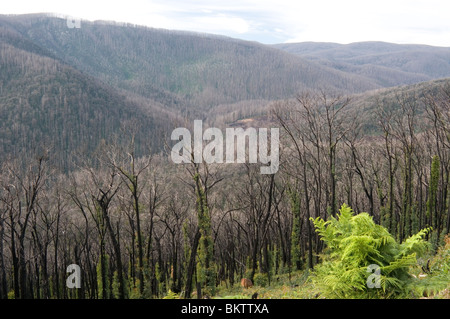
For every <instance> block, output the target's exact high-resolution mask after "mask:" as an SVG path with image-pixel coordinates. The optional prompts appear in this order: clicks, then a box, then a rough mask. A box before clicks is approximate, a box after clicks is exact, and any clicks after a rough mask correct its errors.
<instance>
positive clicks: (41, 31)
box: [0, 15, 378, 114]
mask: <svg viewBox="0 0 450 319" xmlns="http://www.w3.org/2000/svg"><path fill="white" fill-rule="evenodd" d="M0 20H2V21H3V25H7V26H8V27H9V28H12V29H14V30H15V31H16V32H18V33H20V34H21V35H22V36H23V37H25V38H26V39H28V40H29V41H31V42H32V43H34V44H36V45H37V46H39V47H43V48H45V49H46V50H47V51H48V52H49V53H50V54H52V55H53V56H55V57H57V58H59V59H61V60H62V61H63V62H64V63H67V64H69V65H71V66H73V67H74V68H76V69H78V70H80V71H82V72H84V73H86V74H89V75H91V76H93V77H95V78H98V79H100V80H101V81H103V82H105V83H107V84H108V85H111V86H113V87H117V88H120V89H124V90H128V91H131V92H134V93H136V94H139V95H142V96H144V97H148V98H152V99H154V100H157V101H160V102H162V103H164V104H165V105H167V106H168V107H171V108H174V109H184V108H185V107H188V108H189V109H190V110H191V111H192V108H195V109H198V108H201V109H202V108H210V107H213V106H215V105H218V104H222V103H235V102H239V101H242V100H254V99H266V100H273V99H282V98H286V97H290V96H294V95H295V94H296V93H297V92H298V91H299V90H302V89H306V88H317V87H321V86H323V87H329V88H331V89H335V90H339V91H345V92H362V91H365V90H368V89H374V88H377V87H378V85H376V84H374V83H372V82H371V81H367V80H365V79H363V78H361V77H358V76H354V75H350V74H348V73H345V72H341V71H339V70H335V69H331V68H328V67H326V66H322V65H319V64H317V63H315V62H311V61H308V60H306V59H302V58H299V57H297V56H295V55H292V54H288V53H285V52H283V51H281V50H277V49H274V48H271V47H269V46H265V45H262V44H259V43H256V42H248V41H243V40H237V39H232V38H226V37H222V36H215V35H209V34H198V33H190V32H178V31H167V30H159V29H152V28H147V27H140V26H134V25H128V24H117V23H111V22H102V21H97V22H88V21H82V22H81V27H80V28H79V29H77V28H73V29H70V28H68V27H67V23H66V20H64V19H60V18H56V17H49V16H46V15H25V16H3V17H1V18H0ZM200 114H201V113H200Z"/></svg>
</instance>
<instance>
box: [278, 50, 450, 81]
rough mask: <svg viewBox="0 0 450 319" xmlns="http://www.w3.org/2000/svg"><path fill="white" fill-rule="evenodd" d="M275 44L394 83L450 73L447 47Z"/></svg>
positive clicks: (338, 68)
mask: <svg viewBox="0 0 450 319" xmlns="http://www.w3.org/2000/svg"><path fill="white" fill-rule="evenodd" d="M274 47H276V48H279V49H282V50H284V51H286V52H290V53H293V54H296V55H298V56H301V57H303V58H305V59H307V60H310V61H315V62H318V63H320V64H322V65H327V66H328V67H331V68H334V69H337V70H341V71H344V72H349V73H352V74H358V75H360V76H362V77H365V78H366V79H370V80H372V81H374V82H375V83H377V84H378V85H381V86H383V87H386V86H396V85H402V84H411V83H417V82H422V81H429V80H432V79H439V78H446V77H449V76H450V48H445V47H432V46H427V45H414V44H394V43H384V42H358V43H351V44H346V45H344V44H337V43H320V42H318V43H314V42H304V43H285V44H277V45H274Z"/></svg>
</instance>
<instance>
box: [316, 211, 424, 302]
mask: <svg viewBox="0 0 450 319" xmlns="http://www.w3.org/2000/svg"><path fill="white" fill-rule="evenodd" d="M313 222H314V225H315V228H316V231H317V232H318V233H319V235H320V236H321V239H322V240H323V241H324V242H325V243H326V245H327V248H326V250H325V254H324V256H323V263H322V264H320V265H318V266H317V267H316V269H315V272H314V274H313V276H312V281H313V282H314V284H315V285H316V286H317V287H319V289H320V291H321V293H322V294H323V295H324V296H325V297H330V298H386V297H395V296H400V295H402V294H404V293H405V292H406V285H405V284H406V283H407V281H408V280H409V279H410V276H409V274H408V269H409V267H410V266H412V265H414V264H415V263H416V256H417V255H418V254H421V253H423V252H424V251H425V250H426V249H427V248H428V244H427V242H425V241H424V240H423V237H424V236H425V235H426V233H427V232H428V231H429V229H425V230H421V231H420V232H419V233H417V234H416V235H413V236H411V237H409V238H408V239H407V240H405V241H404V242H403V243H402V244H399V243H397V242H396V241H395V239H394V238H393V237H392V235H391V234H390V233H389V232H388V231H387V229H386V228H384V227H383V226H381V225H377V224H375V222H374V221H373V219H372V217H370V216H369V215H368V214H367V213H360V214H357V215H355V214H354V212H353V211H352V209H351V208H350V207H349V206H347V205H345V204H344V205H343V206H342V207H341V209H340V211H339V214H338V215H337V216H336V218H334V217H331V218H330V220H328V221H324V220H323V219H321V218H316V219H315V220H313ZM369 265H376V266H378V267H379V270H380V273H379V279H380V281H379V288H376V287H374V288H369V285H368V282H369V280H370V277H369V276H370V275H372V274H373V273H372V272H371V271H370V270H368V267H369Z"/></svg>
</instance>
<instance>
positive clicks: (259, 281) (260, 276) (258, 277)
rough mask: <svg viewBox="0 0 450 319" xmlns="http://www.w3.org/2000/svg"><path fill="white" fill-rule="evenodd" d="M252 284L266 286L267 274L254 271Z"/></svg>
mask: <svg viewBox="0 0 450 319" xmlns="http://www.w3.org/2000/svg"><path fill="white" fill-rule="evenodd" d="M253 281H254V284H255V285H256V286H260V287H266V286H267V285H268V284H269V275H268V274H264V273H256V274H255V276H254V277H253Z"/></svg>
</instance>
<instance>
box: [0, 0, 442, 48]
mask: <svg viewBox="0 0 450 319" xmlns="http://www.w3.org/2000/svg"><path fill="white" fill-rule="evenodd" d="M1 1H2V3H1V5H0V13H1V14H11V13H13V14H18V13H37V12H52V13H60V14H64V15H70V16H74V17H78V18H83V19H87V20H97V19H102V20H114V21H119V22H130V23H135V24H140V25H146V26H150V27H155V28H164V29H172V30H187V31H197V32H206V33H215V34H222V35H226V36H231V37H234V38H240V39H245V40H253V41H259V42H262V43H268V44H272V43H282V42H303V41H315V42H337V43H351V42H357V41H386V42H394V43H420V44H430V45H438V46H446V47H450V1H449V0H377V1H374V0H370V1H369V0H364V1H363V0H359V1H358V0H309V1H303V0H298V1H288V0H225V1H223V0H222V1H214V0H188V1H178V0H127V1H123V0H73V1H70V0H64V1H61V0H59V1H58V0H28V1H23V0H12V1H8V0H1Z"/></svg>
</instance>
